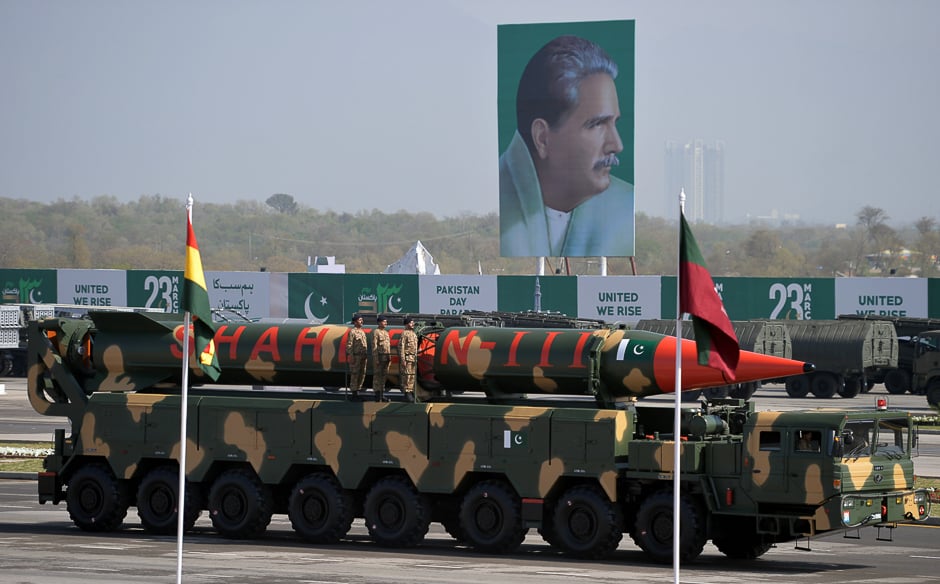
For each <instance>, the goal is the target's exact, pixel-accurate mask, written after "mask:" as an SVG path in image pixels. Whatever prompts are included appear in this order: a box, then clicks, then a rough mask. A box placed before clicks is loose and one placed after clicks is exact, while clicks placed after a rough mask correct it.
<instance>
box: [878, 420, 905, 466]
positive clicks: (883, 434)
mask: <svg viewBox="0 0 940 584" xmlns="http://www.w3.org/2000/svg"><path fill="white" fill-rule="evenodd" d="M909 433H910V424H909V423H908V419H907V418H895V419H890V418H889V419H883V420H878V437H877V439H876V442H875V454H883V455H885V456H891V457H894V456H897V457H902V456H905V455H907V454H908V450H907V448H908V444H909V442H908V434H909Z"/></svg>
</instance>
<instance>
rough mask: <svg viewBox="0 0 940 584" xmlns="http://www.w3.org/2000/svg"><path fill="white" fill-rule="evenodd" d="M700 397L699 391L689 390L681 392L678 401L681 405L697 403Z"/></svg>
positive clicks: (700, 392)
mask: <svg viewBox="0 0 940 584" xmlns="http://www.w3.org/2000/svg"><path fill="white" fill-rule="evenodd" d="M700 397H702V390H701V389H690V390H689V391H683V392H682V394H681V395H680V396H679V401H681V402H682V403H691V402H695V401H698V400H699V398H700Z"/></svg>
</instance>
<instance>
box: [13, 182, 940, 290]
mask: <svg viewBox="0 0 940 584" xmlns="http://www.w3.org/2000/svg"><path fill="white" fill-rule="evenodd" d="M855 218H856V222H855V223H854V224H851V225H845V226H842V227H839V228H835V227H833V226H831V225H806V224H784V225H780V226H769V225H765V224H761V223H753V224H748V225H732V226H726V225H721V226H718V225H709V224H701V223H700V224H696V225H693V231H694V232H695V236H696V239H697V240H698V243H699V247H700V248H701V249H702V252H703V254H704V255H705V259H706V261H707V263H708V267H709V270H710V271H711V272H712V274H714V275H716V276H772V277H780V276H784V277H834V276H836V277H838V276H878V275H880V276H918V277H935V276H937V275H938V267H940V266H938V264H937V258H938V257H940V227H938V225H940V224H938V221H937V219H935V218H933V217H922V218H920V219H918V220H917V221H916V222H915V223H913V224H912V225H907V226H904V227H901V228H894V227H891V226H890V225H889V220H890V216H889V215H888V214H887V212H886V211H885V210H883V209H879V208H875V207H868V206H866V207H863V208H861V209H859V211H858V212H857V213H856V215H855ZM193 224H194V228H195V230H196V235H197V238H198V240H199V247H200V251H201V254H202V261H203V265H204V267H205V269H206V270H222V271H258V270H268V271H277V272H303V271H306V269H307V262H308V258H313V257H315V256H335V257H336V262H337V263H340V264H345V266H346V271H347V272H350V273H377V272H381V271H383V270H385V268H386V267H387V266H388V265H389V264H391V263H393V262H395V261H396V260H398V259H399V258H401V257H402V256H403V255H404V254H405V252H407V250H408V249H409V248H410V247H411V246H412V245H413V244H414V243H415V241H418V240H420V241H421V242H422V243H423V244H424V245H425V247H426V248H427V249H428V251H429V252H430V253H431V254H432V255H433V257H434V261H435V262H436V263H438V264H439V265H440V267H441V273H444V274H476V273H480V272H482V273H483V274H495V275H512V274H532V273H535V270H536V258H501V257H500V256H499V217H498V215H497V214H496V213H489V214H483V215H475V214H468V213H464V214H460V215H456V216H453V217H443V218H438V217H435V216H434V215H432V214H430V213H420V212H418V213H411V212H406V211H398V212H394V213H388V212H384V211H380V210H376V209H373V210H370V211H359V212H356V213H338V212H334V211H321V210H318V209H316V208H312V207H307V206H304V205H301V204H299V203H297V201H295V200H294V198H293V197H292V196H291V195H288V194H284V193H278V194H274V195H271V196H270V197H268V198H267V199H266V200H265V201H263V202H262V201H237V202H233V203H225V204H214V203H201V204H197V206H196V207H195V209H194V212H193ZM185 225H186V219H185V207H184V203H183V201H182V200H181V199H179V198H169V197H165V196H162V195H144V196H141V197H140V198H139V199H138V200H136V201H132V202H120V201H118V200H117V198H115V197H113V196H99V197H95V198H92V199H90V200H82V199H78V198H72V199H59V200H57V201H55V202H51V203H38V202H34V201H27V200H23V199H12V198H3V197H0V230H2V231H0V233H3V238H2V241H0V267H3V268H93V269H107V268H113V269H168V270H182V269H183V257H184V253H185V241H186V238H185V235H186V234H185ZM677 229H678V227H677V221H676V220H675V219H664V218H661V217H654V216H649V215H645V214H643V213H638V214H637V216H636V256H635V257H634V258H633V261H631V259H630V258H608V261H607V273H608V274H610V275H624V274H632V273H634V272H633V270H634V265H635V267H636V273H637V274H641V275H674V274H675V273H676V265H677V258H676V256H677V251H676V248H677V245H678V242H677V239H678V236H677ZM546 261H547V265H546V271H547V272H548V273H559V274H597V273H599V269H600V266H599V263H600V262H599V259H598V258H568V259H565V258H548V259H547V260H546Z"/></svg>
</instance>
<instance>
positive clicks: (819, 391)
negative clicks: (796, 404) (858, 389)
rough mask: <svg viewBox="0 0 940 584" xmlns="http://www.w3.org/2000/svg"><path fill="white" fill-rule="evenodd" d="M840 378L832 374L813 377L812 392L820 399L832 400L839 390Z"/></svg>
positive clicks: (824, 373)
mask: <svg viewBox="0 0 940 584" xmlns="http://www.w3.org/2000/svg"><path fill="white" fill-rule="evenodd" d="M840 385H842V384H841V383H840V382H839V378H838V377H836V376H835V375H833V374H831V373H826V372H821V373H817V374H815V375H814V376H813V380H812V381H811V382H810V391H812V392H813V395H814V396H816V397H818V398H820V399H830V398H831V397H832V396H834V395H835V394H836V392H837V391H838V390H839V386H840Z"/></svg>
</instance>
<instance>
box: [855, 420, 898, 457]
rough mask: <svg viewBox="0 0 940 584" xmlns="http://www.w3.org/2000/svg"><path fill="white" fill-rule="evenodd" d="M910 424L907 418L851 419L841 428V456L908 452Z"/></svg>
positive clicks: (894, 454)
mask: <svg viewBox="0 0 940 584" xmlns="http://www.w3.org/2000/svg"><path fill="white" fill-rule="evenodd" d="M909 433H910V425H909V422H908V419H907V418H883V419H879V420H877V421H875V420H852V421H849V422H846V424H845V427H844V428H843V429H842V444H843V457H845V458H857V457H860V456H872V455H881V456H888V457H891V458H895V457H898V458H900V457H903V456H905V455H907V453H908V434H909Z"/></svg>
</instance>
